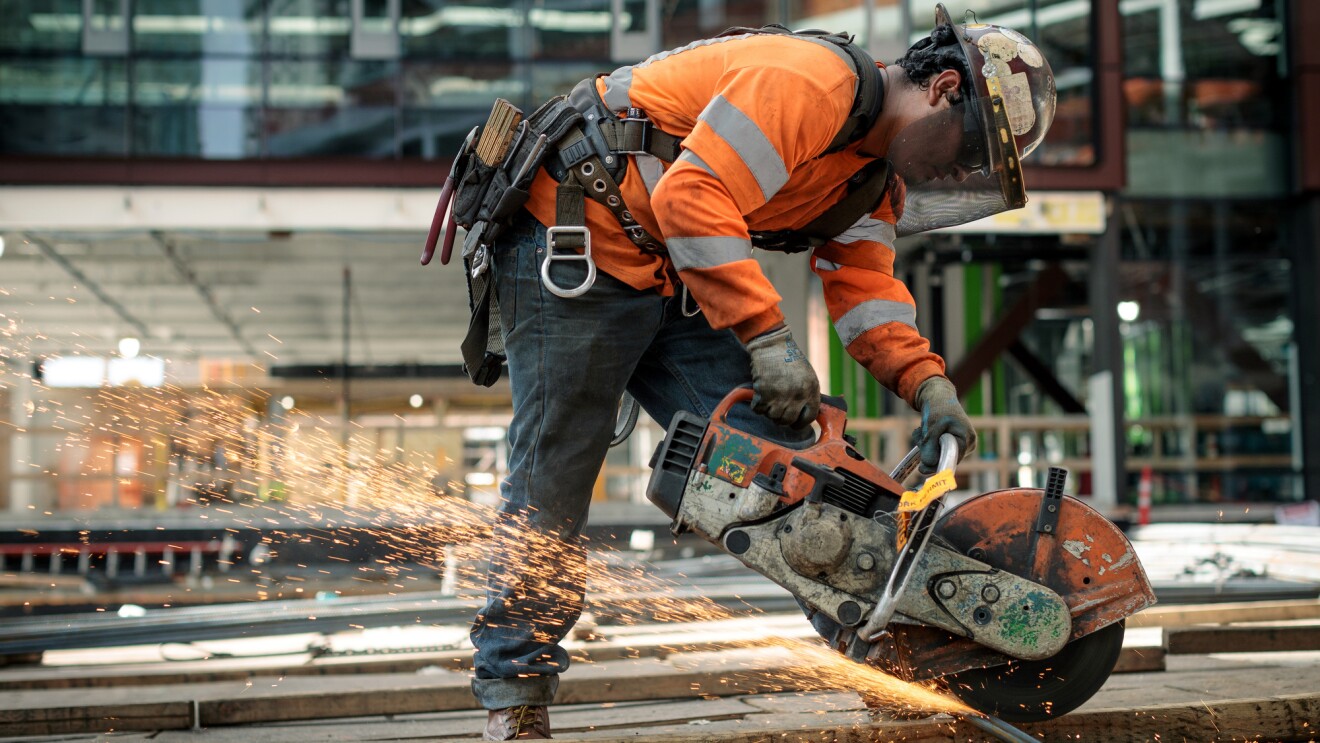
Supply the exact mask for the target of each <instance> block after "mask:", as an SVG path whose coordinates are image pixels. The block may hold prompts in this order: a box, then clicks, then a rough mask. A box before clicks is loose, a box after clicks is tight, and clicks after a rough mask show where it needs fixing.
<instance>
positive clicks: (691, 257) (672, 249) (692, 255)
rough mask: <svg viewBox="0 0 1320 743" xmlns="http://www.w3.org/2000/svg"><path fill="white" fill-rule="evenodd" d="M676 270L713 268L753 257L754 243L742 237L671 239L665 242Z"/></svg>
mask: <svg viewBox="0 0 1320 743" xmlns="http://www.w3.org/2000/svg"><path fill="white" fill-rule="evenodd" d="M665 245H666V246H667V247H668V248H669V258H670V259H671V260H672V261H673V262H674V268H675V269H676V270H679V271H685V270H687V269H689V268H711V267H714V266H722V265H724V264H725V263H733V262H734V261H741V260H746V259H748V258H751V257H752V241H751V240H747V239H745V238H741V237H671V238H669V239H667V240H665Z"/></svg>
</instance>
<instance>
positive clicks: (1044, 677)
mask: <svg viewBox="0 0 1320 743" xmlns="http://www.w3.org/2000/svg"><path fill="white" fill-rule="evenodd" d="M751 397H752V391H751V390H750V389H748V388H745V387H743V388H739V389H736V390H734V391H733V392H732V393H730V394H729V396H728V397H726V398H725V399H724V400H723V401H722V402H721V403H720V405H719V407H718V408H717V409H716V410H715V412H714V413H713V414H712V416H711V417H710V419H709V420H706V419H704V418H701V417H700V416H697V415H694V414H692V413H688V412H680V413H678V414H677V415H676V416H675V417H674V419H673V421H672V422H671V423H670V425H669V429H668V432H667V434H666V436H665V439H664V441H663V442H661V444H660V446H659V447H658V448H657V449H656V452H655V455H654V456H653V457H652V460H651V467H652V474H651V480H650V483H649V484H648V486H647V496H648V497H649V498H650V499H651V501H652V502H654V503H655V504H656V505H658V506H659V507H660V508H661V509H662V510H664V512H665V513H666V514H668V515H669V516H670V517H671V518H672V519H673V520H674V522H673V531H674V533H675V534H679V533H682V532H685V531H691V532H694V533H696V534H698V535H700V536H701V537H703V538H705V539H707V540H709V541H710V542H712V543H714V544H715V545H717V546H719V547H720V548H721V549H723V550H724V551H725V552H727V553H729V554H730V555H733V556H734V557H736V558H738V559H739V560H741V561H742V562H743V563H744V564H746V565H747V566H748V567H750V568H752V569H753V570H756V571H757V572H759V573H761V574H762V575H764V576H766V577H767V578H770V579H771V580H773V581H774V582H775V583H778V584H779V585H781V586H783V587H784V588H786V589H788V591H790V592H791V593H792V594H793V595H795V596H797V597H798V598H799V599H801V600H802V601H803V602H805V603H806V604H807V605H808V606H809V607H810V608H811V609H812V610H815V611H818V612H823V613H824V614H825V615H826V616H828V617H829V618H831V619H833V620H834V621H835V622H837V623H838V624H839V625H840V626H841V627H842V628H843V630H842V631H841V632H840V633H839V634H838V636H836V637H835V638H834V640H833V645H834V647H835V649H837V650H839V651H840V652H842V653H843V654H845V655H847V656H848V657H850V658H852V659H853V660H855V661H858V662H863V663H868V664H870V665H872V666H875V667H878V668H880V669H882V670H884V671H886V672H888V673H890V674H892V675H895V676H898V677H900V678H903V679H905V680H908V681H921V680H929V679H936V678H938V679H940V680H941V683H942V685H944V686H945V687H947V689H948V690H949V691H950V692H952V693H953V694H954V695H955V696H957V697H958V698H960V699H962V700H963V701H964V702H966V703H967V704H968V705H969V706H971V707H973V708H974V709H976V710H979V711H981V712H983V713H986V714H989V715H993V716H995V717H998V718H1000V719H1003V720H1006V721H1009V722H1033V721H1039V720H1045V719H1049V718H1052V717H1056V716H1058V715H1062V714H1066V713H1067V712H1070V711H1072V710H1073V709H1076V708H1077V707H1078V706H1080V705H1081V704H1082V703H1083V702H1085V701H1086V700H1087V699H1089V698H1091V696H1092V695H1093V694H1095V692H1096V691H1098V690H1099V689H1100V687H1101V685H1102V684H1104V682H1105V680H1106V679H1107V678H1109V674H1110V673H1111V672H1112V671H1113V668H1114V664H1115V663H1116V662H1117V660H1118V656H1119V651H1120V650H1121V649H1122V644H1123V626H1124V620H1125V618H1126V617H1128V616H1129V615H1131V614H1134V613H1136V612H1138V611H1140V610H1142V609H1144V608H1145V607H1147V606H1150V605H1152V604H1153V603H1155V595H1154V593H1153V592H1152V590H1151V586H1150V581H1149V580H1148V579H1147V577H1146V573H1145V570H1144V569H1143V568H1142V566H1141V563H1140V561H1139V560H1138V559H1137V556H1136V553H1135V552H1134V551H1133V549H1132V545H1131V544H1130V543H1129V542H1128V540H1127V538H1126V537H1124V535H1123V533H1122V531H1120V530H1119V529H1118V527H1116V526H1115V525H1114V524H1113V523H1111V522H1110V521H1109V520H1108V519H1106V518H1105V517H1104V516H1102V515H1101V514H1100V513H1099V512H1097V511H1095V510H1094V509H1092V508H1091V507H1089V506H1087V505H1086V504H1084V503H1083V502H1082V501H1080V500H1078V499H1076V498H1073V497H1071V496H1065V495H1064V494H1063V488H1064V481H1065V478H1066V477H1067V472H1066V471H1065V470H1062V469H1058V468H1051V469H1050V471H1049V474H1048V477H1047V483H1046V486H1045V488H1044V489H1039V488H1010V489H1006V490H997V491H994V492H990V493H984V494H982V495H977V496H974V497H972V498H970V499H968V500H966V501H964V502H963V503H961V504H960V505H958V506H956V507H954V508H951V509H949V510H948V511H947V513H943V514H942V511H943V505H944V504H943V497H942V496H943V495H944V494H945V493H946V492H948V491H950V490H952V489H953V487H954V479H953V468H954V466H956V464H957V461H958V451H957V442H956V441H955V439H954V438H953V437H952V436H948V435H947V434H946V435H945V436H942V437H941V441H940V443H941V446H942V449H941V451H942V456H941V460H940V466H939V471H938V472H937V473H936V474H935V475H933V476H931V477H929V478H927V479H926V481H925V484H924V485H923V486H922V487H920V488H918V489H916V490H907V489H905V488H904V487H903V486H902V485H901V483H902V482H903V481H904V480H906V479H907V478H908V477H910V476H911V475H912V474H913V471H914V470H915V469H916V468H917V467H916V465H917V463H918V460H919V457H918V454H917V451H916V450H915V449H914V450H913V451H911V452H909V453H908V455H907V456H906V457H905V458H904V459H903V461H902V462H901V463H900V464H899V465H898V467H897V468H895V470H894V471H893V472H892V473H889V474H886V473H885V472H883V471H882V470H880V469H879V468H877V467H876V466H875V465H873V464H872V463H870V462H869V461H867V459H866V458H865V457H864V456H862V454H860V453H859V452H858V451H857V449H856V444H855V440H854V439H853V438H852V437H851V436H849V435H848V434H847V433H846V432H845V426H846V424H847V410H846V406H845V404H844V402H843V401H842V400H840V399H838V398H832V397H828V396H826V397H823V398H822V404H821V412H820V417H819V418H818V419H817V424H818V426H819V428H820V435H819V438H818V439H817V440H816V442H815V443H814V444H812V445H810V446H807V447H806V448H801V449H797V448H790V447H786V446H783V445H780V444H777V443H774V442H772V441H769V440H767V439H763V438H759V437H757V436H753V435H751V434H748V433H746V432H744V431H741V430H738V429H737V428H734V427H733V426H732V425H730V423H729V422H728V414H729V411H730V409H731V408H732V407H733V406H734V405H736V404H738V403H740V402H745V401H748V400H750V399H751ZM941 514H942V517H941Z"/></svg>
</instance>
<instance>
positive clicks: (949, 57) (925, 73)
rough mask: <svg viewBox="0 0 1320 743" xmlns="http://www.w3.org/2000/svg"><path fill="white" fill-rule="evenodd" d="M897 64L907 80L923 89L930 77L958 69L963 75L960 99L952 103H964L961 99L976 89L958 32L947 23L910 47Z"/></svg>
mask: <svg viewBox="0 0 1320 743" xmlns="http://www.w3.org/2000/svg"><path fill="white" fill-rule="evenodd" d="M894 64H896V65H898V66H900V67H902V68H903V71H904V72H906V73H907V76H908V79H909V80H911V81H912V83H913V84H914V85H916V86H917V87H918V88H921V89H922V90H926V89H927V88H929V87H930V81H931V78H933V77H935V76H936V75H938V74H940V73H941V72H943V71H945V70H957V71H958V74H959V75H961V76H962V84H961V85H960V86H959V90H958V92H959V97H958V99H956V100H953V101H952V102H953V103H958V102H959V101H960V100H962V96H965V95H968V94H970V93H971V92H972V90H973V88H972V77H971V75H970V74H969V71H968V69H967V58H966V57H965V56H964V55H963V52H962V48H961V47H959V46H958V36H957V31H955V30H954V28H953V26H951V25H949V24H947V23H945V24H942V25H939V26H936V27H935V30H933V31H931V32H930V36H927V37H925V38H924V39H921V40H919V41H918V42H917V43H915V44H913V45H912V46H911V47H909V48H908V50H907V53H905V54H904V55H903V56H902V57H899V58H898V61H897V62H894Z"/></svg>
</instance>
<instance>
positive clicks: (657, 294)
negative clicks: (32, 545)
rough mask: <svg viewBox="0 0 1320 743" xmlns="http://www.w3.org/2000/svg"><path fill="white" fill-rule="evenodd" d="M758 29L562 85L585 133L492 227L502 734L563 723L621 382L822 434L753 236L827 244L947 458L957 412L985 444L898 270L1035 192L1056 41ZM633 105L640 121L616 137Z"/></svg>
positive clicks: (485, 644) (814, 263)
mask: <svg viewBox="0 0 1320 743" xmlns="http://www.w3.org/2000/svg"><path fill="white" fill-rule="evenodd" d="M743 31H744V32H742V33H734V34H732V35H728V36H722V37H719V38H716V39H708V40H704V41H699V42H696V43H693V44H690V45H688V46H686V47H683V48H681V49H676V50H673V51H669V52H665V53H662V54H658V55H656V56H654V57H651V58H650V59H648V60H646V61H644V62H642V63H640V64H637V65H633V66H630V67H624V68H621V69H618V70H615V71H614V72H613V73H612V74H610V75H607V76H602V77H599V78H596V79H594V80H592V81H590V82H588V83H585V86H579V88H578V89H576V90H575V93H574V95H571V96H569V98H568V99H567V100H569V101H572V102H573V103H574V105H576V106H577V107H578V110H580V111H582V113H583V115H584V118H585V123H584V124H582V125H581V127H580V128H581V129H582V130H584V131H585V132H586V134H585V135H583V136H579V137H570V138H568V139H564V140H561V141H560V142H559V144H558V145H557V146H558V154H557V156H554V155H552V156H550V157H549V159H548V160H547V161H546V163H545V167H544V168H542V169H540V170H539V172H538V173H537V174H536V175H535V178H534V180H532V181H531V185H530V188H528V189H526V190H527V192H528V200H527V201H526V206H525V209H523V210H520V211H519V212H518V214H517V216H515V217H514V218H513V219H512V221H511V222H510V223H509V224H508V226H507V228H506V229H504V230H503V232H502V233H500V237H499V239H498V240H495V241H494V242H493V243H492V244H491V245H490V251H489V256H488V259H489V272H490V277H491V286H492V288H491V293H492V297H491V299H492V301H494V302H496V303H497V304H498V308H499V317H500V320H499V325H500V330H501V333H500V336H501V339H502V341H503V344H504V351H505V355H507V359H508V369H509V375H510V377H511V385H512V390H513V411H514V416H513V423H512V425H511V427H510V430H509V446H510V454H509V475H508V478H507V479H506V480H505V481H504V482H503V483H502V496H503V498H504V504H503V507H502V509H501V514H500V522H499V523H498V524H497V525H496V528H495V533H496V539H497V546H496V550H495V552H494V553H493V556H492V560H491V566H490V573H489V590H488V601H487V604H486V606H485V608H483V609H482V610H481V612H480V613H479V615H478V616H477V618H476V620H475V622H474V624H473V628H472V635H471V637H472V641H473V644H474V645H475V646H476V649H477V651H476V657H475V665H476V675H475V679H474V680H473V683H472V688H473V691H474V693H475V695H476V697H477V699H478V700H479V702H480V703H481V705H482V706H483V707H485V708H486V709H488V710H489V711H490V712H489V718H488V724H487V727H486V729H485V739H486V740H512V739H515V738H518V739H525V738H548V737H550V725H549V715H548V712H547V706H548V705H549V704H550V703H551V701H552V699H553V698H554V695H555V690H556V688H557V685H558V678H559V674H560V673H562V672H564V671H565V670H566V669H567V668H568V663H569V660H568V655H567V653H566V652H565V651H564V649H563V648H562V647H560V645H559V643H560V641H561V640H562V639H563V638H564V637H565V636H566V635H567V633H568V632H569V630H570V629H571V628H572V626H573V624H574V622H575V621H576V620H577V618H578V616H579V614H580V612H581V611H582V608H583V602H584V593H585V554H584V550H583V546H582V544H581V540H580V538H579V534H580V532H581V530H582V527H583V525H584V523H585V521H586V518H587V509H588V505H589V502H590V498H591V491H592V484H593V482H594V481H595V479H596V477H597V475H598V473H599V471H600V467H601V464H602V462H603V460H604V457H605V453H606V449H607V447H608V444H609V442H610V439H611V434H612V430H613V425H612V424H613V423H614V420H615V416H616V413H617V409H618V405H619V401H620V397H621V396H622V395H623V393H624V392H625V391H626V392H629V393H631V395H632V396H633V397H635V398H636V400H637V401H639V402H640V403H641V405H642V406H643V407H644V408H645V409H646V410H647V412H648V413H649V414H650V415H651V417H652V418H654V419H655V420H657V421H659V422H661V423H662V424H664V423H667V422H668V421H669V420H670V418H671V417H672V416H673V414H674V412H675V411H677V410H680V409H685V410H690V411H693V412H695V413H698V414H701V415H709V414H710V413H711V411H712V409H713V408H714V407H715V405H716V404H717V403H718V402H719V401H720V400H721V399H722V398H723V397H724V396H725V395H726V394H727V393H728V392H729V391H730V390H732V389H733V388H735V387H738V386H739V385H743V384H748V383H750V384H752V385H753V386H754V388H755V393H756V396H755V399H754V401H753V404H752V406H751V409H750V410H746V409H744V410H741V411H739V412H737V413H736V414H735V415H736V416H738V417H735V418H734V420H733V422H734V423H735V425H738V426H740V427H742V428H744V429H745V430H747V431H749V432H751V433H753V434H755V435H759V436H764V437H766V438H771V439H775V440H778V441H781V442H785V443H790V444H792V443H805V442H808V441H810V439H811V437H812V433H811V429H810V426H809V424H810V423H811V422H812V421H813V420H814V419H815V417H816V414H817V411H818V409H819V405H820V387H819V382H818V380H817V376H816V372H815V370H814V369H812V367H811V364H810V363H809V362H808V360H807V358H806V356H805V355H804V354H803V352H802V350H801V348H800V347H799V346H798V344H797V343H796V342H795V341H794V338H793V334H792V332H791V330H790V329H789V328H788V326H787V325H785V322H784V316H783V314H782V313H781V312H780V309H779V306H778V305H779V301H780V297H779V295H778V294H777V293H776V291H775V289H774V287H773V286H772V285H771V284H770V282H769V281H767V279H766V277H765V276H764V275H763V274H762V272H761V270H760V268H759V267H758V263H757V262H756V260H754V259H753V257H752V248H753V245H754V244H756V245H757V246H761V247H767V248H769V249H780V250H786V251H788V252H795V251H796V250H799V249H802V248H804V247H813V248H814V250H813V252H812V253H811V254H810V256H809V258H808V257H807V256H804V262H809V264H810V268H811V269H812V270H813V271H815V272H816V274H817V275H818V276H819V277H820V280H821V283H822V286H823V290H824V295H825V300H826V306H827V308H828V311H829V314H830V316H831V318H832V320H833V322H834V327H835V329H836V330H837V331H838V335H839V338H840V339H841V340H842V342H843V344H844V345H845V346H846V348H847V350H848V352H849V353H850V354H851V355H852V356H853V357H854V358H855V359H857V361H858V362H860V363H861V364H863V365H864V366H865V367H866V368H867V370H868V371H869V372H870V373H871V374H872V375H873V376H874V377H875V378H876V379H877V380H878V381H879V382H880V383H881V384H883V385H884V386H885V387H886V388H888V389H890V390H892V391H893V392H894V393H895V394H897V395H898V396H899V397H901V398H902V399H903V400H905V401H907V402H908V403H909V404H911V405H912V407H913V408H914V409H915V410H917V411H919V412H920V413H921V421H922V422H921V427H920V428H918V429H917V430H916V431H915V432H914V434H913V442H914V445H915V446H917V447H919V448H920V450H921V454H922V460H923V463H924V465H925V466H926V467H927V468H928V469H933V467H934V466H935V462H936V460H937V459H938V453H939V452H938V446H939V445H938V443H937V442H938V439H939V437H940V434H943V433H950V434H952V435H953V436H954V437H955V438H956V439H957V440H958V443H959V445H960V449H961V451H962V452H963V453H964V454H966V453H967V452H969V451H971V450H972V448H973V447H974V446H975V443H976V434H975V432H974V430H973V428H972V425H971V422H970V421H969V420H968V417H967V415H966V413H965V412H964V411H963V409H962V407H961V406H960V405H959V403H958V396H957V392H956V391H955V390H954V388H953V385H952V384H950V382H949V380H948V379H947V378H946V377H945V376H944V371H945V367H944V363H943V361H942V360H941V358H940V357H939V356H937V355H936V354H934V353H932V352H931V351H930V348H929V344H928V342H927V341H926V340H925V339H924V338H922V336H921V335H920V334H919V333H918V332H917V329H916V322H915V318H916V310H915V308H914V306H913V301H912V297H911V295H910V294H909V292H908V290H907V289H906V287H905V286H904V285H903V284H902V282H900V281H899V280H898V279H897V278H895V277H894V275H893V263H894V248H893V245H894V241H895V237H896V235H897V234H900V233H906V232H911V231H918V230H923V229H929V228H933V227H938V226H942V225H947V224H952V223H956V222H962V221H967V220H970V219H974V218H978V217H981V216H984V215H986V214H990V213H994V212H996V211H1003V210H1004V209H1007V208H1014V207H1016V206H1021V204H1022V203H1023V202H1024V201H1025V191H1024V190H1023V186H1022V180H1021V173H1020V170H1019V167H1020V166H1019V164H1018V160H1019V158H1020V157H1022V156H1025V155H1026V154H1028V153H1029V152H1030V151H1031V150H1032V149H1034V148H1035V147H1036V145H1038V144H1039V143H1040V141H1041V140H1042V139H1043V137H1044V135H1045V131H1046V129H1048V127H1049V125H1050V122H1051V120H1052V118H1053V113H1054V82H1053V77H1052V76H1051V73H1050V70H1049V67H1048V65H1047V64H1046V63H1045V60H1044V58H1043V57H1042V56H1041V53H1040V51H1039V49H1038V48H1037V47H1036V46H1035V45H1034V44H1032V43H1031V42H1030V41H1029V40H1027V39H1026V38H1024V37H1022V36H1021V35H1020V34H1017V33H1015V32H1013V31H1012V30H1011V29H1006V28H1001V27H998V26H993V25H984V24H969V25H957V24H954V23H952V21H951V20H950V19H949V17H948V14H947V13H946V12H945V11H944V9H943V7H942V6H940V7H939V8H938V11H937V26H936V28H935V29H934V30H933V31H932V32H931V34H930V35H929V37H927V38H924V39H922V40H921V41H919V42H918V43H916V44H915V45H913V46H912V47H911V48H910V49H909V50H908V52H907V53H906V54H905V55H904V56H903V57H902V58H900V59H899V60H898V61H897V62H895V63H894V64H893V65H890V66H887V67H886V66H883V65H877V64H876V63H875V62H873V61H870V60H869V58H866V57H865V56H864V53H863V54H862V55H861V56H859V54H858V52H859V50H858V49H857V48H856V46H855V45H852V44H849V43H847V42H848V39H846V38H839V37H831V36H823V35H819V34H816V35H812V34H790V33H776V32H774V29H761V30H751V29H745V30H743ZM859 60H860V61H859ZM584 90H585V91H587V94H586V97H585V98H584V97H583V93H582V91H584ZM625 124H627V125H628V126H632V127H633V130H634V131H637V130H640V131H642V132H643V134H642V136H640V137H632V138H631V139H629V138H628V137H623V138H621V137H620V136H617V135H618V134H619V132H621V131H623V128H624V126H625ZM593 127H599V128H600V130H601V131H604V132H605V135H606V136H605V138H604V141H605V142H606V145H605V146H604V147H602V146H601V145H600V143H599V142H600V141H599V140H596V139H595V134H596V133H597V132H596V130H595V129H593ZM1010 129H1011V135H1010V134H1009V133H1008V130H1010ZM616 130H617V131H616ZM625 140H626V141H625ZM583 143H585V144H583ZM593 148H594V149H593ZM619 168H626V169H624V170H622V172H620V170H619ZM607 176H608V178H607ZM619 176H621V177H619ZM529 177H530V176H529ZM877 184H878V185H877ZM864 186H865V187H869V188H871V189H873V190H872V192H871V193H870V195H869V196H867V197H866V198H864V199H861V200H862V201H865V202H866V203H865V204H864V208H863V209H857V202H858V199H854V200H853V202H852V205H851V206H850V208H852V209H853V210H854V212H855V213H854V214H852V215H851V216H849V217H848V220H847V222H846V223H840V222H839V208H838V207H837V205H842V204H844V202H846V201H848V196H849V194H852V193H859V189H861V188H863V187H864ZM593 192H594V193H593ZM832 209H833V211H832ZM826 216H828V218H825V217H826ZM813 223H814V226H813ZM822 224H824V229H825V231H826V232H827V233H828V234H826V235H825V236H824V237H822V236H821V235H820V233H821V230H822ZM905 224H906V225H908V228H906V229H905V227H904V225H905ZM547 227H554V228H555V229H554V230H549V231H548V230H547ZM588 247H589V249H588V250H583V249H584V248H588ZM483 250H484V248H483ZM560 258H566V259H563V260H561V259H560ZM482 260H483V262H484V260H485V258H483V259H482ZM479 270H481V269H478V270H474V271H473V272H474V273H476V272H478V271H479ZM813 623H814V624H815V625H816V629H817V630H818V631H820V632H821V633H822V634H824V635H825V636H827V637H829V636H830V634H831V633H832V632H833V631H835V630H837V626H833V625H832V624H831V623H830V622H829V620H828V619H825V618H823V617H820V616H819V615H817V618H816V619H813Z"/></svg>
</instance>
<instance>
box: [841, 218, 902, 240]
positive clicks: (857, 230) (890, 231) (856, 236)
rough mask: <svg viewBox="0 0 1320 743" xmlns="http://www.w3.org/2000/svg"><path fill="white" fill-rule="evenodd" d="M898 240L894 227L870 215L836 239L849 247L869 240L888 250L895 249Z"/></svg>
mask: <svg viewBox="0 0 1320 743" xmlns="http://www.w3.org/2000/svg"><path fill="white" fill-rule="evenodd" d="M897 238H898V234H897V232H896V228H895V227H894V225H892V224H890V223H888V222H886V221H884V220H883V219H876V218H874V217H872V216H870V215H869V214H868V215H867V216H865V217H862V218H861V219H859V220H857V223H856V224H854V225H853V226H852V227H849V228H848V229H846V230H844V231H843V233H842V234H840V235H839V236H838V237H836V238H834V241H835V242H837V243H842V244H844V245H849V244H851V243H855V242H859V241H862V240H867V241H869V242H874V243H880V244H881V245H884V246H885V247H887V248H893V247H894V240H896V239H897Z"/></svg>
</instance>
